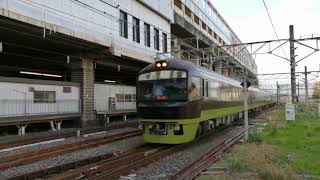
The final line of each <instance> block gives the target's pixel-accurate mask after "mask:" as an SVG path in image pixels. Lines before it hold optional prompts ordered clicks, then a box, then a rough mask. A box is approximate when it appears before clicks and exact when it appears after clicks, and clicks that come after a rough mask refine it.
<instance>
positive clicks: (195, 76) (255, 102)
mask: <svg viewBox="0 0 320 180" xmlns="http://www.w3.org/2000/svg"><path fill="white" fill-rule="evenodd" d="M136 89H137V92H136V94H137V102H136V103H137V113H138V119H139V129H141V130H142V131H143V138H144V141H145V142H146V143H158V144H182V143H187V142H190V141H193V140H194V139H196V137H198V136H201V135H202V134H204V133H206V132H207V131H210V130H213V129H214V128H215V127H217V126H219V125H221V124H229V123H231V122H232V121H234V120H236V119H239V118H241V116H243V97H244V93H243V87H242V86H241V82H240V81H237V80H235V79H232V78H230V77H226V76H224V75H222V74H219V73H217V72H214V71H212V70H209V69H208V68H204V67H201V66H198V65H195V64H193V63H191V62H188V61H184V60H180V59H167V60H161V61H156V62H155V63H153V64H150V65H148V66H147V67H145V68H143V69H142V70H141V71H140V72H139V75H138V78H137V86H136ZM271 102H272V99H271V95H270V93H267V92H265V91H262V90H260V89H258V88H255V87H249V88H248V106H249V109H256V108H260V107H262V106H266V105H268V104H270V103H271Z"/></svg>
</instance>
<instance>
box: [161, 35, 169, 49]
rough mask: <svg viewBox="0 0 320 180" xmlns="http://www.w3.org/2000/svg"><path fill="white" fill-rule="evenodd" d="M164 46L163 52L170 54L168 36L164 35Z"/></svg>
mask: <svg viewBox="0 0 320 180" xmlns="http://www.w3.org/2000/svg"><path fill="white" fill-rule="evenodd" d="M162 46H163V48H162V49H163V52H164V53H166V52H168V39H167V34H166V33H162Z"/></svg>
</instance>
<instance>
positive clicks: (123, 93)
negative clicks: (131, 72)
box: [94, 83, 136, 114]
mask: <svg viewBox="0 0 320 180" xmlns="http://www.w3.org/2000/svg"><path fill="white" fill-rule="evenodd" d="M94 99H95V100H94V102H95V110H96V112H97V113H98V114H100V113H101V114H103V113H106V112H112V111H124V110H134V111H135V110H136V87H135V86H128V85H118V84H105V83H95V84H94Z"/></svg>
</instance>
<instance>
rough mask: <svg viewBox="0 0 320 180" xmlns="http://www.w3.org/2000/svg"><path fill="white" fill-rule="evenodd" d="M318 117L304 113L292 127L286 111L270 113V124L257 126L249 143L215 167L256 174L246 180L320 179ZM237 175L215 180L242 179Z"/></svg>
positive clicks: (228, 155)
mask: <svg viewBox="0 0 320 180" xmlns="http://www.w3.org/2000/svg"><path fill="white" fill-rule="evenodd" d="M315 114H316V113H314V112H310V111H305V110H303V109H300V110H299V116H298V119H297V120H296V121H295V122H289V123H288V122H286V121H285V114H284V111H283V110H278V111H274V112H272V113H270V114H269V115H268V117H267V119H268V120H269V123H261V124H260V125H257V126H256V129H255V131H254V132H253V133H251V134H250V138H249V143H245V144H241V145H236V146H234V147H233V148H232V149H231V150H230V152H229V153H228V154H227V155H226V157H224V158H223V160H221V161H219V162H218V163H216V164H215V165H214V166H215V167H227V168H228V169H229V170H231V172H234V171H235V172H240V173H246V172H251V173H252V172H253V173H255V174H256V175H253V176H245V177H244V179H246V178H249V179H263V180H273V179H275V180H287V179H288V180H289V179H301V177H299V176H297V174H301V175H313V176H315V177H319V178H318V179H320V120H319V119H318V118H316V117H315V116H314V115H315ZM234 175H235V174H232V173H231V174H230V173H227V174H225V175H222V176H214V177H213V178H212V179H241V178H239V177H237V176H238V175H239V174H236V176H234ZM203 178H204V179H206V178H207V179H210V176H208V177H205V176H204V177H203ZM199 179H201V178H199ZM311 179H312V178H311ZM314 179H317V178H314Z"/></svg>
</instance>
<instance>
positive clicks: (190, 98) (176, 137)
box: [137, 70, 201, 144]
mask: <svg viewBox="0 0 320 180" xmlns="http://www.w3.org/2000/svg"><path fill="white" fill-rule="evenodd" d="M169 71H174V73H172V75H173V76H176V75H175V74H177V76H179V77H180V78H181V79H183V78H184V79H185V85H184V87H183V88H184V90H180V89H175V90H174V92H173V93H174V94H175V96H177V94H179V97H180V98H178V100H177V99H176V97H175V99H174V100H173V99H172V100H173V101H171V102H170V100H171V97H170V93H168V92H166V93H164V94H161V93H160V94H152V93H151V92H148V88H149V87H147V86H143V82H144V83H146V84H147V83H148V86H150V82H149V81H146V79H148V77H147V75H148V73H145V74H141V75H140V76H139V79H138V88H137V90H138V92H137V94H138V99H139V98H140V100H138V104H137V105H138V114H139V116H140V118H139V122H140V129H141V130H143V131H144V133H143V137H144V141H145V142H147V143H160V144H181V143H187V142H190V141H192V140H194V139H195V137H196V134H197V129H198V126H199V121H200V114H201V96H200V94H201V92H200V88H201V78H200V77H199V78H198V77H194V76H191V78H189V77H188V76H187V72H185V75H183V74H182V75H181V74H180V75H178V74H179V73H180V72H184V71H181V70H180V71H179V70H164V72H169ZM149 73H158V74H157V75H158V76H159V77H160V76H161V73H159V71H153V72H149ZM157 75H155V74H154V75H152V74H151V75H150V77H152V76H157ZM148 76H149V75H148ZM177 79H179V78H177ZM181 79H180V80H179V81H178V80H173V81H174V84H173V85H172V86H175V87H178V86H179V84H180V82H181V81H182V80H181ZM160 81H162V82H165V81H167V80H164V79H161V78H160V79H157V82H155V85H154V86H153V88H154V87H155V86H159V82H160ZM164 84H167V83H164ZM168 84H169V83H168ZM170 88H172V87H168V86H167V87H164V89H170ZM140 90H141V91H142V92H139V91H140ZM150 91H152V92H153V93H155V91H154V89H153V90H150ZM149 93H151V94H152V95H151V94H149ZM157 93H159V92H157ZM181 94H183V96H182V95H181ZM145 97H148V98H149V97H154V99H153V100H150V98H149V99H146V98H145ZM143 98H144V99H143ZM141 99H143V100H141Z"/></svg>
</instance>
